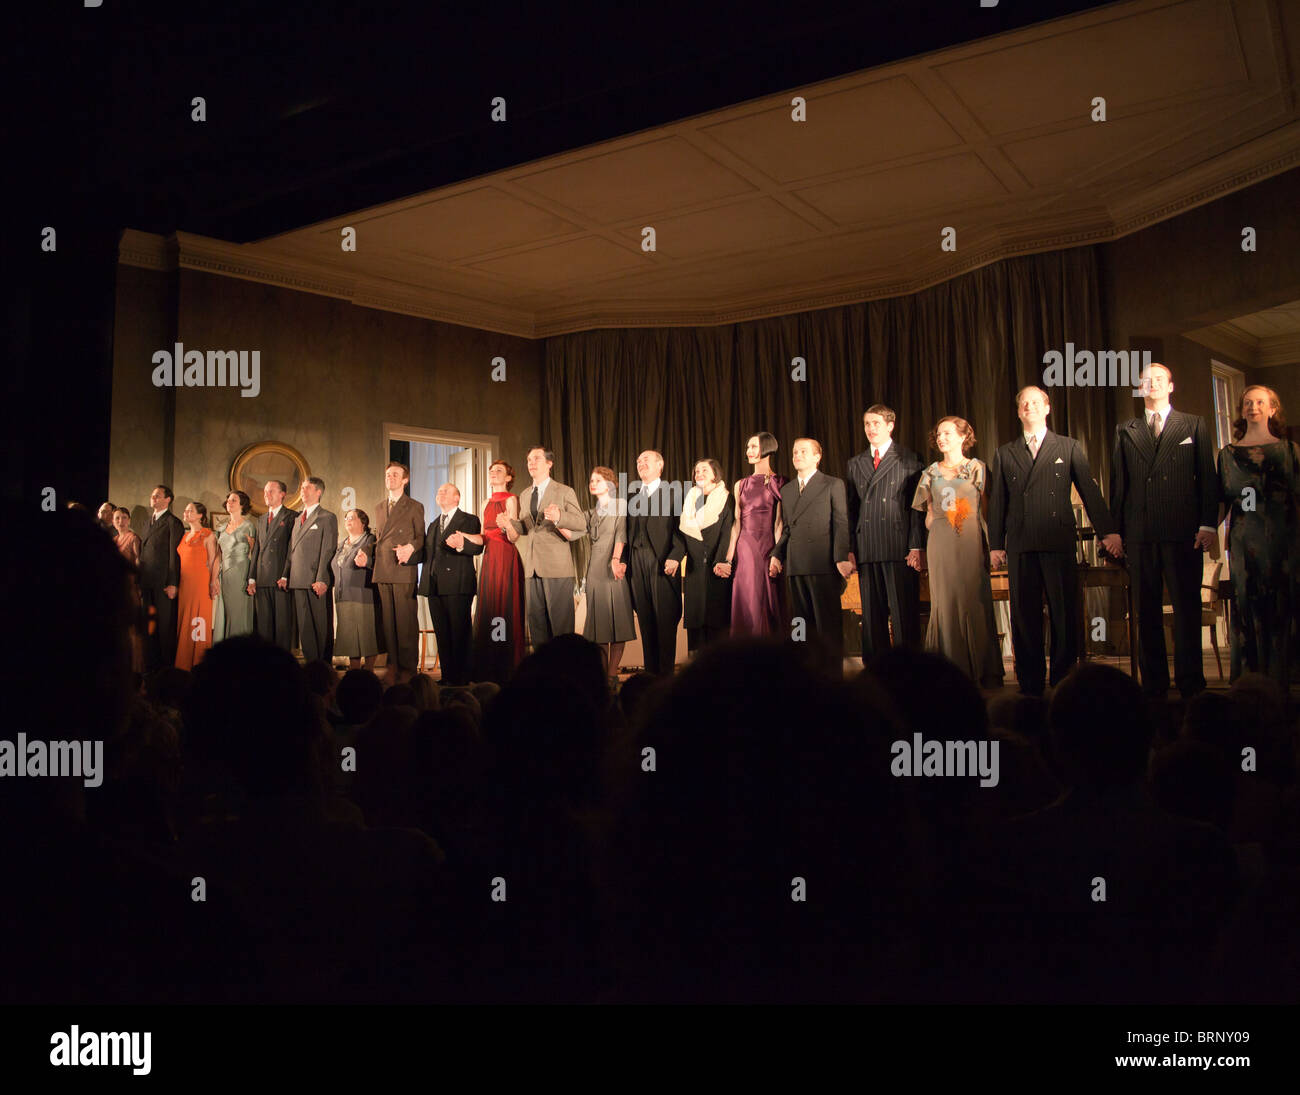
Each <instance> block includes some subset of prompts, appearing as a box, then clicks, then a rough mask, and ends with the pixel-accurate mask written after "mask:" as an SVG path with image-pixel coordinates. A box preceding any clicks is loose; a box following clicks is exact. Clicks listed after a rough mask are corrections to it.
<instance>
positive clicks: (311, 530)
mask: <svg viewBox="0 0 1300 1095" xmlns="http://www.w3.org/2000/svg"><path fill="white" fill-rule="evenodd" d="M307 531H308V532H315V531H316V526H315V525H312V526H311V528H309V529H308V530H307Z"/></svg>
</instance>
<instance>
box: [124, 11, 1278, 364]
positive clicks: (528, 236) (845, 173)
mask: <svg viewBox="0 0 1300 1095" xmlns="http://www.w3.org/2000/svg"><path fill="white" fill-rule="evenodd" d="M1288 19H1289V15H1288ZM1152 41H1158V42H1159V46H1160V48H1159V49H1158V50H1154V51H1153V50H1152V49H1151V48H1150V45H1151V42H1152ZM1297 52H1300V38H1297V36H1296V34H1295V31H1294V28H1289V27H1288V26H1287V24H1285V23H1284V22H1283V21H1282V19H1281V16H1280V14H1279V11H1278V8H1277V0H1131V2H1129V3H1118V4H1113V5H1109V6H1107V7H1105V8H1100V9H1093V10H1090V11H1087V12H1083V13H1080V14H1079V15H1077V16H1070V17H1066V18H1062V19H1056V20H1052V21H1050V22H1047V23H1042V24H1037V25H1035V26H1033V27H1028V28H1022V29H1020V30H1017V31H1011V32H1008V33H1006V34H1002V35H996V36H993V37H990V38H986V39H981V40H979V41H978V42H973V43H966V44H964V45H960V46H956V47H953V48H951V49H948V50H942V51H938V52H936V53H932V54H928V55H924V56H921V57H916V58H911V59H908V60H906V61H902V62H898V63H895V64H890V65H886V66H882V67H881V68H879V69H874V70H870V71H867V72H859V73H854V74H851V75H848V76H844V77H840V78H837V79H834V80H828V81H823V82H821V83H819V84H816V85H811V86H809V87H805V88H796V89H791V91H789V92H787V93H783V94H780V95H773V96H767V97H764V98H762V99H755V100H751V101H749V102H746V103H742V104H738V105H737V106H735V107H731V108H727V109H725V110H719V111H713V112H711V113H708V114H705V115H700V116H697V117H694V118H689V119H685V120H683V121H680V122H676V123H672V124H670V125H666V126H661V127H658V128H656V129H654V130H650V131H646V132H642V133H635V134H629V135H627V136H624V137H620V138H618V139H616V140H613V141H607V142H603V143H601V144H598V145H594V146H590V147H587V148H582V149H575V150H573V151H570V152H566V153H562V154H560V155H557V156H552V157H549V158H547V159H544V160H539V161H535V162H533V163H528V164H523V165H519V166H516V167H513V168H509V169H506V170H503V171H500V172H497V173H495V174H492V175H488V176H483V177H480V178H476V179H472V180H466V181H465V182H462V183H458V184H455V185H452V186H448V187H444V188H441V189H439V190H436V191H432V192H428V193H423V194H415V195H411V196H410V197H408V198H405V199H402V200H400V201H396V202H390V203H387V204H384V205H380V206H376V207H372V208H370V209H365V210H354V211H350V212H348V211H345V212H343V213H340V214H339V216H337V217H335V218H333V219H331V220H329V221H326V222H321V223H318V224H315V225H312V226H309V227H306V228H302V229H297V230H295V231H292V232H288V233H283V234H281V235H278V236H275V237H272V238H269V239H265V240H260V241H255V242H253V243H248V244H243V245H239V244H233V243H228V242H225V241H222V240H214V239H210V238H206V237H202V236H197V235H192V234H189V233H185V232H180V233H177V234H176V236H175V237H173V238H171V239H169V240H163V239H161V238H160V237H154V236H148V235H146V234H145V233H140V232H130V231H128V232H126V233H124V235H123V238H122V243H121V247H120V258H121V262H122V263H123V264H126V265H134V266H142V267H146V268H149V269H175V268H177V267H180V268H184V269H193V270H201V271H203V272H206V273H210V274H214V275H217V276H222V277H234V278H240V279H243V280H247V281H254V282H259V283H262V284H268V285H276V286H280V287H283V288H288V289H294V290H296V291H300V292H309V293H315V294H319V295H323V296H329V297H333V298H335V299H340V300H347V301H350V302H352V303H354V304H357V305H359V306H364V307H370V308H379V309H383V310H387V311H393V312H400V313H402V314H406V315H413V316H419V317H422V318H427V319H434V320H439V321H442V322H447V323H454V324H459V325H463V326H468V327H477V328H481V329H484V330H490V331H495V332H499V333H503V334H511V335H517V336H521V337H524V338H543V337H550V336H553V335H559V334H564V333H569V332H573V331H580V330H586V329H592V328H610V327H668V326H713V325H718V324H723V323H734V322H740V321H744V320H752V319H761V318H767V317H772V316H780V315H787V314H790V313H792V312H799V311H808V310H814V309H819V308H829V307H835V306H838V305H844V304H856V303H862V302H866V301H871V300H879V299H883V298H887V297H891V296H899V295H903V294H908V293H914V292H917V291H920V290H922V289H925V288H928V287H930V286H933V285H937V284H939V283H941V282H943V281H946V280H948V279H950V278H952V277H955V276H957V275H959V274H963V273H968V272H970V271H972V270H975V269H978V268H980V267H982V266H986V265H988V264H990V263H994V262H997V261H999V260H1001V259H1005V258H1010V257H1014V256H1019V255H1028V254H1035V253H1041V252H1046V251H1053V250H1060V249H1063V248H1070V247H1078V246H1084V245H1088V244H1098V243H1106V242H1111V241H1113V240H1117V239H1119V238H1121V237H1123V236H1125V235H1128V234H1130V233H1132V232H1136V231H1139V230H1141V229H1143V228H1147V227H1149V226H1151V225H1154V224H1157V223H1159V222H1161V221H1164V220H1168V219H1170V218H1172V217H1176V216H1178V215H1179V214H1181V213H1184V212H1187V211H1188V210H1190V209H1193V208H1196V207H1197V206H1200V205H1204V204H1207V203H1209V202H1212V201H1215V200H1216V199H1218V198H1221V197H1224V196H1225V195H1227V194H1230V193H1233V192H1235V191H1238V190H1241V189H1244V188H1246V187H1249V186H1251V185H1254V184H1255V183H1258V182H1260V181H1262V180H1264V179H1267V178H1270V177H1272V176H1275V175H1278V174H1281V173H1283V172H1286V171H1289V170H1291V169H1293V168H1296V167H1300V115H1297V107H1296V96H1295V93H1294V92H1295V83H1294V79H1295V78H1294V75H1293V74H1294V73H1296V72H1297V71H1300V56H1296V53H1297ZM795 94H798V95H802V96H803V97H804V98H805V99H806V101H807V111H808V120H807V121H806V122H794V121H792V120H791V118H790V99H791V98H792V97H793V95H795ZM1095 94H1104V95H1106V96H1107V97H1108V113H1109V119H1110V120H1108V121H1107V122H1104V123H1094V122H1091V121H1090V120H1089V117H1088V110H1089V105H1090V98H1089V97H1090V96H1091V95H1095ZM646 225H651V226H654V227H655V229H656V234H657V241H656V243H657V247H656V250H655V251H654V252H652V253H647V252H644V251H642V249H641V229H642V227H644V226H646ZM344 226H353V227H355V228H356V230H357V238H358V247H357V250H356V251H354V252H343V251H342V249H341V248H340V246H339V230H340V228H342V227H344ZM945 226H952V227H954V228H956V230H957V247H958V249H957V251H956V252H944V251H941V250H940V247H939V233H940V229H941V228H943V227H945ZM169 264H170V265H169ZM1215 337H1218V336H1215ZM1225 337H1230V338H1231V337H1235V336H1230V335H1229V336H1225ZM1266 341H1267V340H1266ZM1238 342H1239V340H1238ZM1234 344H1235V343H1234ZM1224 352H1228V351H1224ZM1279 352H1281V351H1279ZM1287 352H1289V351H1287ZM1260 353H1261V354H1262V353H1263V350H1262V349H1261V350H1260Z"/></svg>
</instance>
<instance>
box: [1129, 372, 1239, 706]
mask: <svg viewBox="0 0 1300 1095" xmlns="http://www.w3.org/2000/svg"><path fill="white" fill-rule="evenodd" d="M1143 388H1144V403H1145V405H1146V413H1145V414H1144V415H1141V416H1139V417H1137V418H1132V419H1130V420H1129V421H1127V422H1121V423H1120V424H1119V426H1117V427H1116V429H1115V450H1114V453H1113V455H1112V458H1111V469H1110V505H1111V511H1112V512H1113V514H1114V516H1115V521H1116V524H1117V525H1118V526H1119V532H1120V534H1121V535H1122V536H1123V538H1124V541H1125V543H1126V545H1127V553H1128V573H1129V583H1130V585H1131V587H1132V591H1133V610H1134V613H1135V615H1136V620H1137V631H1138V664H1139V665H1140V666H1141V668H1142V691H1143V692H1144V693H1146V694H1147V695H1148V696H1154V697H1163V696H1164V695H1165V693H1167V692H1168V691H1169V663H1168V661H1167V660H1166V655H1165V628H1164V609H1163V604H1164V593H1163V586H1164V585H1165V584H1168V586H1169V600H1170V602H1171V603H1172V604H1173V607H1174V681H1175V683H1176V684H1177V685H1178V691H1179V692H1181V693H1182V694H1183V696H1191V695H1194V694H1195V693H1197V692H1201V691H1204V689H1205V672H1204V669H1203V667H1202V664H1201V576H1202V573H1203V569H1204V565H1205V564H1204V558H1203V556H1202V554H1201V553H1202V552H1204V551H1206V550H1208V549H1209V548H1211V547H1213V546H1214V544H1215V541H1216V534H1215V525H1216V522H1217V520H1218V515H1219V479H1218V476H1217V475H1216V473H1215V470H1214V443H1213V439H1212V438H1211V436H1210V431H1209V429H1208V428H1207V427H1206V425H1205V421H1204V419H1201V418H1198V417H1197V416H1196V415H1191V414H1183V413H1182V412H1181V411H1176V410H1174V409H1173V407H1171V406H1170V405H1169V396H1170V394H1171V393H1172V392H1173V390H1174V376H1173V373H1172V372H1171V371H1170V370H1169V368H1168V367H1167V366H1164V365H1160V364H1153V365H1151V366H1150V367H1149V368H1148V370H1147V376H1146V380H1145V382H1144V384H1143Z"/></svg>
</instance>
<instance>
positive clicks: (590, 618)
mask: <svg viewBox="0 0 1300 1095" xmlns="http://www.w3.org/2000/svg"><path fill="white" fill-rule="evenodd" d="M617 481H618V477H617V476H616V475H615V474H614V472H613V470H612V469H610V468H605V467H599V468H592V470H591V482H590V483H589V484H588V489H590V491H591V493H592V496H593V497H594V498H595V499H596V504H595V505H594V506H592V507H591V509H589V510H587V536H588V537H589V543H590V545H591V547H590V555H589V558H588V563H587V584H586V590H587V619H586V622H585V623H584V624H583V625H582V637H583V638H584V639H590V640H591V641H592V642H593V643H598V644H599V645H600V646H601V647H603V648H604V650H605V656H606V659H607V665H608V672H609V676H610V679H611V680H615V679H617V677H618V666H619V663H620V662H621V661H622V660H623V644H624V643H626V642H628V641H629V640H631V639H635V638H636V625H635V624H634V623H633V622H632V591H631V590H630V589H629V588H628V584H627V582H626V580H625V577H624V576H625V575H626V574H627V563H625V562H624V561H623V549H624V547H626V545H627V503H626V502H624V501H623V499H621V498H618V497H616V496H615V491H614V485H615V483H617ZM564 535H565V537H566V538H567V539H570V540H573V539H575V538H577V537H578V536H581V535H582V534H581V533H570V532H568V531H565V532H564Z"/></svg>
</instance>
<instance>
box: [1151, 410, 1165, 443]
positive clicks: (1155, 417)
mask: <svg viewBox="0 0 1300 1095" xmlns="http://www.w3.org/2000/svg"><path fill="white" fill-rule="evenodd" d="M1147 425H1149V426H1150V427H1151V436H1152V437H1154V438H1155V439H1156V440H1157V441H1159V440H1160V428H1161V427H1162V426H1163V425H1164V419H1163V418H1161V417H1160V412H1159V411H1152V412H1151V417H1150V418H1149V419H1147Z"/></svg>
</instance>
